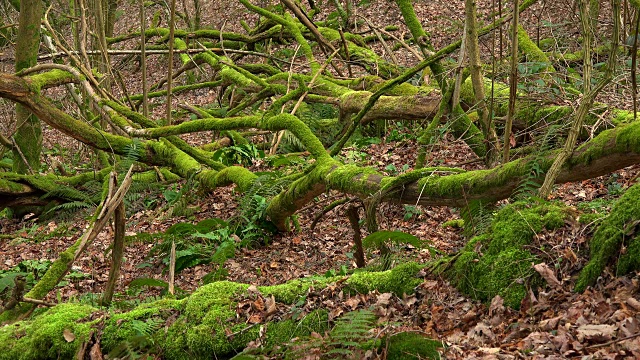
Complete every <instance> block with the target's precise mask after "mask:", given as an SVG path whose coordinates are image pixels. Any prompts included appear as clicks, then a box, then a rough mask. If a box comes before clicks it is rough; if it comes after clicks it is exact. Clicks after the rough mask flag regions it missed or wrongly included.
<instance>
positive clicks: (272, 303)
mask: <svg viewBox="0 0 640 360" xmlns="http://www.w3.org/2000/svg"><path fill="white" fill-rule="evenodd" d="M276 311H277V308H276V298H275V297H274V296H273V295H271V297H269V298H267V311H266V312H265V315H266V316H269V315H272V314H274V313H275V312H276Z"/></svg>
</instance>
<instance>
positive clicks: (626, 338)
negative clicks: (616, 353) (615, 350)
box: [585, 333, 640, 349]
mask: <svg viewBox="0 0 640 360" xmlns="http://www.w3.org/2000/svg"><path fill="white" fill-rule="evenodd" d="M638 336H640V333H635V334H633V335H629V336H625V337H623V338H620V339H615V340H611V341H607V342H606V343H602V344H595V345H591V346H587V347H586V348H585V349H595V348H599V347H605V346H609V345H613V344H615V343H619V342H622V341H625V340H629V339H633V338H637V337H638Z"/></svg>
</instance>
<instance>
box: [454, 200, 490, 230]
mask: <svg viewBox="0 0 640 360" xmlns="http://www.w3.org/2000/svg"><path fill="white" fill-rule="evenodd" d="M492 208H493V205H492V204H488V203H486V202H484V201H482V200H474V201H471V202H469V203H467V206H465V207H463V208H462V209H460V216H461V217H462V219H463V220H464V234H465V236H467V237H472V236H474V235H479V234H482V233H484V232H486V231H487V230H488V229H489V227H490V226H491V219H492V217H493V211H492Z"/></svg>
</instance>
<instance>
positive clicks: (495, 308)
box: [489, 295, 504, 316]
mask: <svg viewBox="0 0 640 360" xmlns="http://www.w3.org/2000/svg"><path fill="white" fill-rule="evenodd" d="M503 312H504V299H502V297H501V296H500V295H496V296H495V297H494V298H493V299H492V300H491V305H490V306H489V316H495V315H498V314H502V313H503Z"/></svg>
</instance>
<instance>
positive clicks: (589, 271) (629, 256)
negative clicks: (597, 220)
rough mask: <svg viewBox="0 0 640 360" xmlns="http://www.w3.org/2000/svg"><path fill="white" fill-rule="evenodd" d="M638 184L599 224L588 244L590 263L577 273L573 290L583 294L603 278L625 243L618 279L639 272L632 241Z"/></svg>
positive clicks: (637, 215)
mask: <svg viewBox="0 0 640 360" xmlns="http://www.w3.org/2000/svg"><path fill="white" fill-rule="evenodd" d="M639 204H640V183H639V184H635V185H633V186H632V187H630V188H629V189H627V191H625V193H624V195H622V196H621V197H620V199H618V201H617V202H616V203H615V205H614V206H613V207H612V209H611V213H610V214H609V216H607V218H605V219H604V221H602V224H601V225H600V226H599V227H598V229H597V230H596V232H595V233H594V235H593V239H592V240H591V242H590V243H589V246H590V248H591V259H590V260H589V263H588V264H587V265H586V266H585V267H584V268H583V269H582V271H581V272H580V277H579V278H578V281H577V282H576V290H577V291H584V289H586V287H587V286H589V285H592V284H593V283H594V282H595V281H596V279H597V278H598V277H599V276H600V274H602V271H603V270H604V268H605V267H606V266H607V265H608V264H609V262H610V261H611V260H612V259H614V258H616V256H617V255H618V254H620V249H621V247H622V246H623V245H625V244H627V243H628V247H627V252H626V253H625V254H622V256H621V257H620V260H619V261H620V264H619V266H618V268H617V273H618V274H619V275H622V274H625V273H628V272H630V271H634V270H638V269H640V262H639V261H638V260H637V259H638V257H637V256H638V254H639V252H638V248H639V245H638V244H637V243H638V240H637V238H635V239H634V238H633V237H631V239H630V235H629V234H630V233H631V234H633V231H632V230H633V227H634V226H635V222H637V221H638V219H640V205H639Z"/></svg>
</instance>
